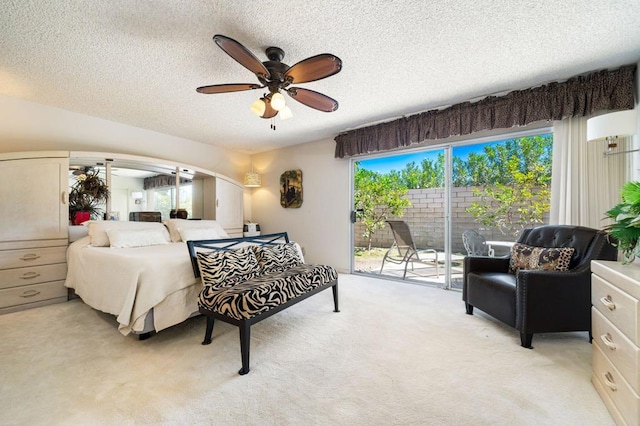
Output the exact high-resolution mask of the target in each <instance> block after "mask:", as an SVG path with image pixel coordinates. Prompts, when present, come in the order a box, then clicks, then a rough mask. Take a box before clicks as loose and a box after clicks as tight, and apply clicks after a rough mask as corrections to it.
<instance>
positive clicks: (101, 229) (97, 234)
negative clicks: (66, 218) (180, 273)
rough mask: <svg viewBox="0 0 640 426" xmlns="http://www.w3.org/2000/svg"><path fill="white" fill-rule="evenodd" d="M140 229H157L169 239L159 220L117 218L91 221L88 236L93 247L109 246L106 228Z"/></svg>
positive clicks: (120, 229)
mask: <svg viewBox="0 0 640 426" xmlns="http://www.w3.org/2000/svg"><path fill="white" fill-rule="evenodd" d="M141 229H159V230H161V231H162V232H163V235H164V237H165V239H166V240H167V242H169V241H171V238H170V237H169V232H168V231H167V229H166V228H165V227H164V225H163V224H162V223H160V222H128V221H119V220H99V221H92V222H91V223H90V224H89V236H90V237H91V245H92V246H93V247H109V245H110V243H109V235H107V231H108V230H114V231H116V230H117V231H122V230H141Z"/></svg>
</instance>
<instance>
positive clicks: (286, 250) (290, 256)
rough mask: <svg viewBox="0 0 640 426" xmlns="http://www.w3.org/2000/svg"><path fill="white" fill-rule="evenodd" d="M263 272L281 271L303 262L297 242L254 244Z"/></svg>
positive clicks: (261, 271)
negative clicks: (268, 244) (266, 244)
mask: <svg viewBox="0 0 640 426" xmlns="http://www.w3.org/2000/svg"><path fill="white" fill-rule="evenodd" d="M253 250H254V253H255V254H256V258H257V259H258V264H259V265H260V273H261V274H269V273H271V272H281V271H284V270H287V269H289V268H292V267H294V266H297V265H299V264H301V263H302V259H300V256H299V255H298V248H297V247H296V245H295V243H286V244H276V245H272V246H253Z"/></svg>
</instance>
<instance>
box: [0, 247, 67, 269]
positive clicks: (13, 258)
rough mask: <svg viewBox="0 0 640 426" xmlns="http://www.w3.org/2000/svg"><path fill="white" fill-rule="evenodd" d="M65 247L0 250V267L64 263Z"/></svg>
mask: <svg viewBox="0 0 640 426" xmlns="http://www.w3.org/2000/svg"><path fill="white" fill-rule="evenodd" d="M66 261H67V247H66V246H60V247H42V248H30V249H24V250H6V251H0V269H10V268H24V267H26V266H38V265H49V264H51V263H65V262H66Z"/></svg>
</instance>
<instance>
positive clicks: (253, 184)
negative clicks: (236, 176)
mask: <svg viewBox="0 0 640 426" xmlns="http://www.w3.org/2000/svg"><path fill="white" fill-rule="evenodd" d="M261 184H262V179H261V178H260V175H259V174H258V173H256V172H253V171H251V172H247V173H245V174H244V186H246V187H248V188H257V187H259V186H260V185H261Z"/></svg>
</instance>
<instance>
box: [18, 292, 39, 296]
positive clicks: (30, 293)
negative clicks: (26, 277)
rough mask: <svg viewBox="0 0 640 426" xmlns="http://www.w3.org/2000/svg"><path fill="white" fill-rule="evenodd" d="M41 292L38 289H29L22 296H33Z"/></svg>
mask: <svg viewBox="0 0 640 426" xmlns="http://www.w3.org/2000/svg"><path fill="white" fill-rule="evenodd" d="M39 294H40V292H39V291H38V290H27V291H25V292H24V293H22V294H21V295H20V297H33V296H37V295H39Z"/></svg>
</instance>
